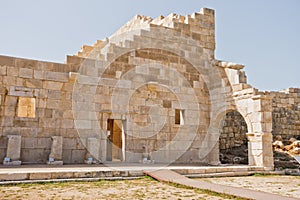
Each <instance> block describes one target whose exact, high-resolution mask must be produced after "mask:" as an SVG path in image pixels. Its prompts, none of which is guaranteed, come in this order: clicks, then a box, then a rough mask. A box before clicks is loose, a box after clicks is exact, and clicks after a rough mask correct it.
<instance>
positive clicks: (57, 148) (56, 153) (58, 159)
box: [47, 136, 63, 165]
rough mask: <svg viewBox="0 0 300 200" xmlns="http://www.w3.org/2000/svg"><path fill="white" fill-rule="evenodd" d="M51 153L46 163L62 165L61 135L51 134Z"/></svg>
mask: <svg viewBox="0 0 300 200" xmlns="http://www.w3.org/2000/svg"><path fill="white" fill-rule="evenodd" d="M51 139H52V145H51V153H50V155H49V160H48V162H47V164H48V165H62V164H63V161H62V145H63V137H62V136H52V138H51Z"/></svg>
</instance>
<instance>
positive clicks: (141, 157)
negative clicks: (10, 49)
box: [0, 8, 300, 169]
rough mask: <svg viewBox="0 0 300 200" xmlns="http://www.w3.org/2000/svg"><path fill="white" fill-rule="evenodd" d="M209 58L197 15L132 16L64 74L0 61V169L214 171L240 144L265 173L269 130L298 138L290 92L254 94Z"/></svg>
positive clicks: (235, 69) (203, 20)
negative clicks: (107, 166)
mask: <svg viewBox="0 0 300 200" xmlns="http://www.w3.org/2000/svg"><path fill="white" fill-rule="evenodd" d="M214 53H215V17H214V11H213V10H210V9H207V8H204V9H201V11H200V12H198V13H193V14H191V15H187V16H181V15H177V14H170V15H168V16H166V17H163V16H159V17H157V18H155V19H152V18H150V17H145V16H140V15H138V16H136V17H134V18H133V19H132V20H131V21H129V22H128V23H127V24H125V25H124V26H123V27H121V28H120V29H119V30H118V31H117V32H116V33H115V34H113V35H112V36H111V37H109V38H107V39H105V40H98V41H96V43H95V44H93V45H92V46H88V45H84V46H83V47H82V49H81V51H80V52H78V54H77V55H74V56H67V59H66V63H65V64H62V63H51V62H43V61H36V60H28V59H22V58H13V57H7V56H1V57H0V82H1V86H0V102H1V104H0V105H1V111H0V123H1V127H0V159H1V160H3V163H4V164H8V165H9V164H20V163H21V162H22V163H48V164H62V163H64V164H68V163H97V162H103V163H110V162H145V163H151V162H154V161H155V162H156V163H166V164H169V163H186V164H189V163H198V164H213V165H217V164H219V163H220V162H219V151H220V149H228V148H231V147H233V146H239V145H241V144H242V143H247V144H248V158H249V165H253V166H263V167H265V168H266V169H273V153H272V130H273V132H274V134H287V135H289V134H292V135H299V132H300V129H299V126H300V125H299V112H298V111H299V108H300V107H299V102H300V101H299V91H298V90H296V89H295V90H294V89H290V90H289V92H288V93H272V92H271V93H270V92H260V91H258V90H257V89H255V88H253V87H251V85H249V84H247V80H246V75H245V73H244V71H243V68H244V66H242V65H240V64H234V63H230V62H223V61H219V60H217V59H216V58H215V56H214ZM272 99H273V100H272ZM272 117H273V118H272ZM296 122H297V123H298V124H296Z"/></svg>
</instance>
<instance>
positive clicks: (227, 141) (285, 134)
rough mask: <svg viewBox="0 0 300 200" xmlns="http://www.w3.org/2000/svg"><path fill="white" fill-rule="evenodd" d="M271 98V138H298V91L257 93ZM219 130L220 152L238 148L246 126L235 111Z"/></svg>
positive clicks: (299, 95) (299, 119)
mask: <svg viewBox="0 0 300 200" xmlns="http://www.w3.org/2000/svg"><path fill="white" fill-rule="evenodd" d="M259 93H260V94H264V95H269V96H271V97H272V119H273V123H272V124H273V127H272V129H273V131H272V134H273V136H274V137H273V138H275V137H276V136H281V137H282V138H283V139H284V140H285V141H288V140H289V139H290V138H292V137H294V138H296V139H299V138H300V89H299V88H289V89H287V90H284V91H280V92H273V91H272V92H259ZM221 127H222V129H220V144H219V148H220V150H226V149H230V148H232V147H238V146H240V145H239V144H242V143H244V141H245V140H247V138H246V133H247V132H248V130H247V124H246V122H245V120H244V118H243V116H241V115H240V114H239V113H238V112H237V111H233V112H229V113H227V114H226V117H225V118H224V121H223V122H222V124H221Z"/></svg>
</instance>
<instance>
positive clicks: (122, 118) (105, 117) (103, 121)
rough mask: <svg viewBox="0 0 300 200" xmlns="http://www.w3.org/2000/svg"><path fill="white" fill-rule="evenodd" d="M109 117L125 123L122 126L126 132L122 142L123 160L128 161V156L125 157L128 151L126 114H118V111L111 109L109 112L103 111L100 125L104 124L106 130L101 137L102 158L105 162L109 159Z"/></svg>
mask: <svg viewBox="0 0 300 200" xmlns="http://www.w3.org/2000/svg"><path fill="white" fill-rule="evenodd" d="M108 119H112V120H120V121H122V123H123V127H122V134H124V135H123V136H122V137H123V141H122V142H123V143H122V161H123V162H125V161H126V157H125V151H126V148H125V147H126V144H125V141H126V135H125V129H126V115H125V114H118V113H112V112H110V111H107V112H103V113H102V114H101V122H100V126H102V130H103V131H104V132H103V134H102V137H101V143H100V144H101V160H102V161H103V162H105V161H106V160H107V154H106V153H107V152H106V151H107V145H108V144H107V142H108V141H107V137H108V130H107V121H108Z"/></svg>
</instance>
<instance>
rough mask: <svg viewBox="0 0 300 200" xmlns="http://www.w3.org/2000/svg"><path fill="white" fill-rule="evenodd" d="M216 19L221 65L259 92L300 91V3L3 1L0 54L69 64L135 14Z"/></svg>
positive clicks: (273, 0)
mask: <svg viewBox="0 0 300 200" xmlns="http://www.w3.org/2000/svg"><path fill="white" fill-rule="evenodd" d="M201 7H208V8H213V9H215V12H216V42H217V48H216V58H217V59H220V60H225V61H231V62H236V63H242V64H245V65H246V68H245V71H246V73H247V76H248V83H250V84H252V85H253V86H254V87H256V88H258V89H260V90H281V89H285V88H288V87H300V78H299V75H300V64H299V62H298V59H299V58H300V51H299V48H300V0H248V1H246V0H149V1H141V0H106V1H104V0H85V1H83V0H81V1H79V0H51V1H45V0H26V1H22V0H0V26H1V28H0V54H1V55H10V56H16V57H24V58H29V59H38V60H46V61H55V62H64V61H65V56H66V55H74V54H75V53H76V52H77V51H79V50H80V47H81V46H82V45H83V44H89V45H90V44H93V43H94V42H95V41H96V40H97V39H103V38H105V37H108V36H110V35H111V34H112V33H114V32H115V31H116V30H117V29H118V28H119V27H120V26H122V25H123V24H124V23H126V22H127V21H129V20H130V19H131V18H132V17H133V16H134V15H136V14H143V15H148V16H151V17H153V18H155V17H157V16H159V15H168V14H170V13H172V12H173V13H177V14H182V15H186V14H191V13H193V12H198V11H200V8H201Z"/></svg>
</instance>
